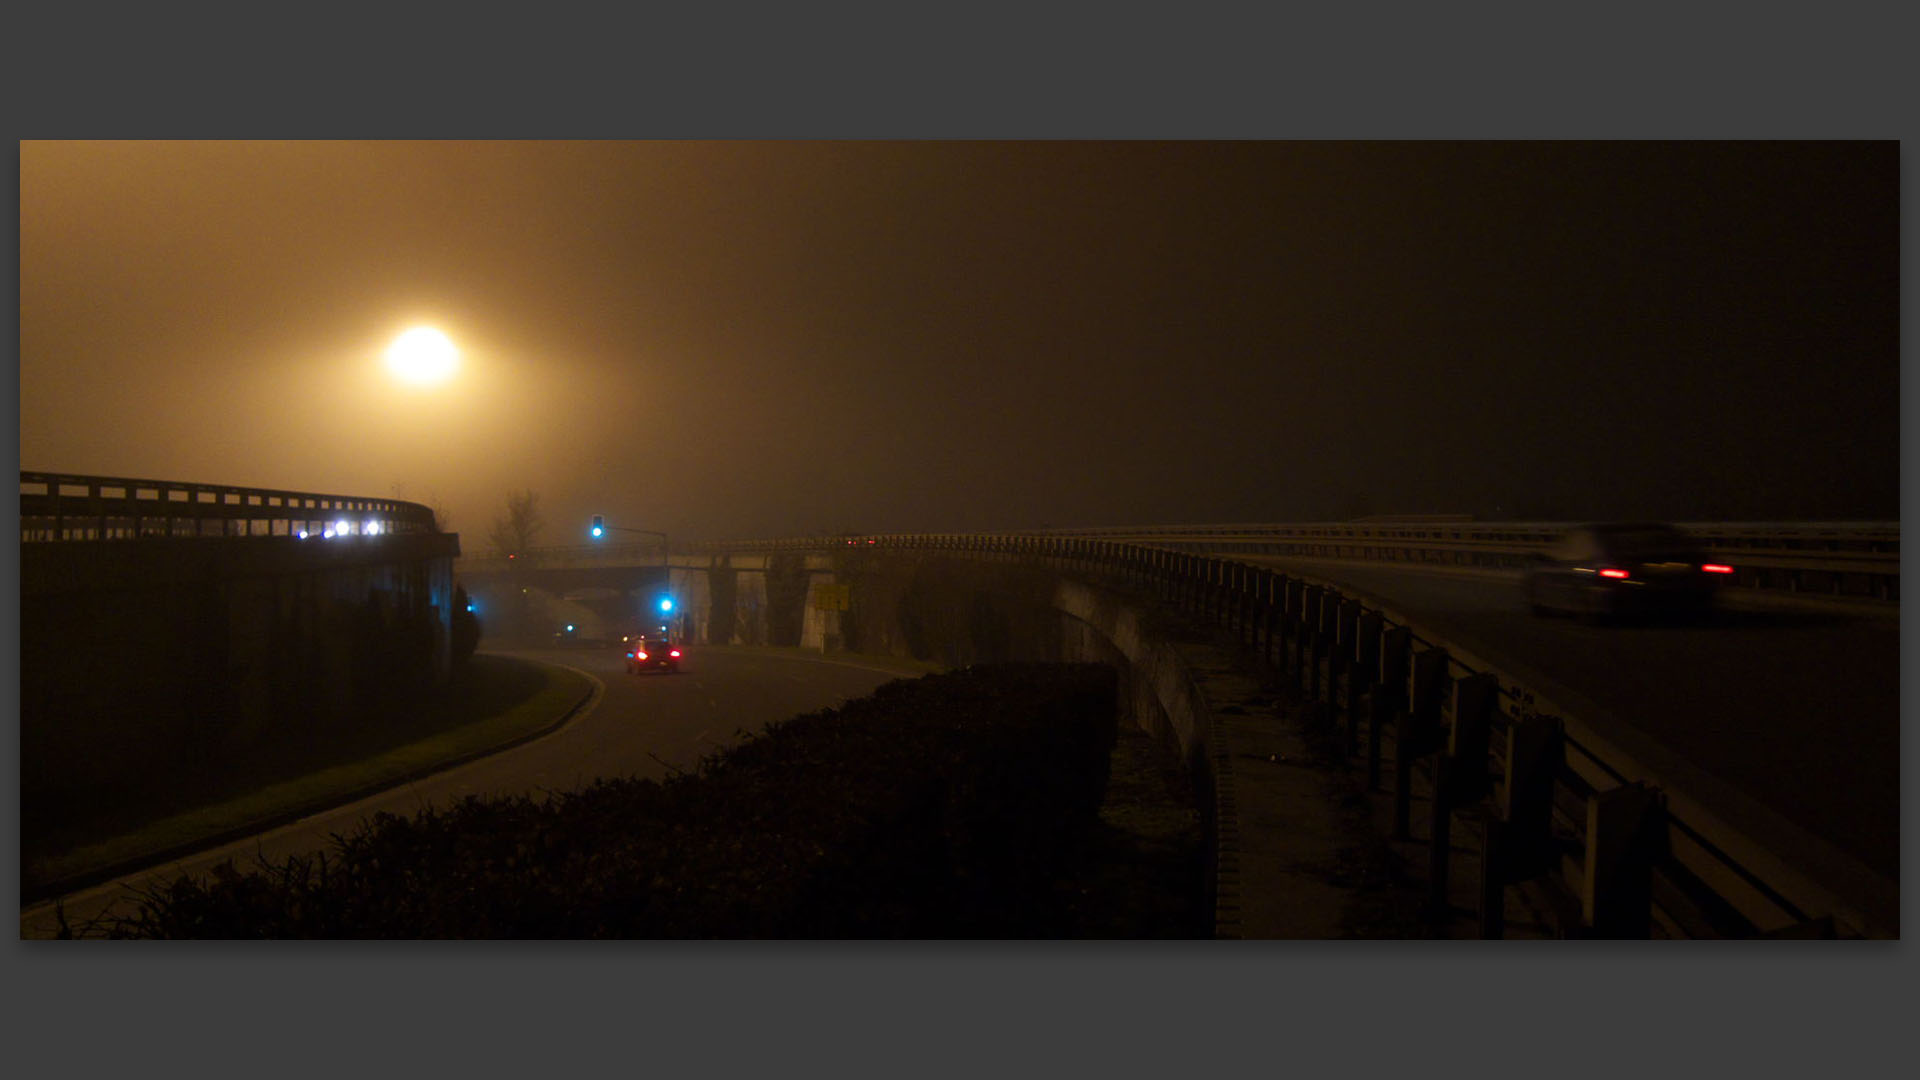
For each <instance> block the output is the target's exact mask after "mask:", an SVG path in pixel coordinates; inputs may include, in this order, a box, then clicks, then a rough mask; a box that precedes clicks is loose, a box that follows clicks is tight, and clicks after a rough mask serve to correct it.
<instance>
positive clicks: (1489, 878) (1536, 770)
mask: <svg viewBox="0 0 1920 1080" xmlns="http://www.w3.org/2000/svg"><path fill="white" fill-rule="evenodd" d="M1565 747H1566V743H1565V735H1564V731H1563V728H1562V725H1561V722H1560V719H1559V717H1554V716H1535V715H1525V716H1521V717H1520V718H1518V719H1516V720H1515V721H1514V722H1513V723H1512V724H1510V725H1508V727H1507V753H1506V774H1505V780H1504V783H1503V784H1502V785H1501V793H1500V812H1499V816H1498V817H1497V818H1493V819H1490V820H1488V822H1487V833H1486V846H1485V848H1484V850H1483V851H1482V852H1481V859H1480V936H1481V937H1483V938H1498V937H1504V936H1505V934H1506V895H1507V891H1506V887H1507V886H1508V885H1513V884H1518V883H1519V882H1522V881H1531V880H1533V879H1535V878H1539V877H1544V876H1546V875H1547V874H1549V873H1551V872H1552V871H1553V870H1554V869H1555V866H1554V864H1555V862H1556V861H1557V853H1556V851H1555V847H1554V842H1553V788H1554V783H1555V780H1556V778H1557V777H1558V776H1559V775H1560V771H1561V770H1562V769H1563V768H1565V767H1566V749H1565Z"/></svg>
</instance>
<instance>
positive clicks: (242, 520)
mask: <svg viewBox="0 0 1920 1080" xmlns="http://www.w3.org/2000/svg"><path fill="white" fill-rule="evenodd" d="M434 531H436V529H435V526H434V518H433V509H432V508H431V507H427V506H422V505H420V504H419V503H411V502H403V501H401V500H399V499H379V498H367V497H364V496H355V495H322V494H315V493H312V492H303V491H280V490H275V489H271V488H247V487H234V486H231V485H224V484H198V483H187V482H182V481H178V480H138V479H129V478H126V477H113V476H77V475H72V474H67V473H44V472H26V471H22V472H21V473H20V539H21V542H22V543H39V542H49V541H86V540H130V539H135V538H139V537H204V536H301V535H312V536H332V535H335V534H336V533H338V534H341V535H355V536H363V535H365V536H370V535H386V534H392V533H429V532H434Z"/></svg>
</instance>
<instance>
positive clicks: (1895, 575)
mask: <svg viewBox="0 0 1920 1080" xmlns="http://www.w3.org/2000/svg"><path fill="white" fill-rule="evenodd" d="M1576 524H1578V523H1576V522H1458V521H1417V522H1405V523H1346V522H1333V523H1302V524H1288V525H1172V526H1165V525H1161V526H1115V527H1107V528H1096V529H1071V530H1067V529H1059V530H1045V531H1040V532H1028V533H971V534H913V533H908V534H902V533H873V534H866V533H862V534H859V535H857V536H812V537H785V538H780V539H773V540H709V541H695V542H692V543H676V544H675V545H674V551H675V553H677V554H682V555H719V554H755V553H773V552H786V551H795V550H809V551H825V550H834V549H842V548H845V547H848V546H859V547H873V546H879V545H886V546H888V547H893V548H901V547H908V548H911V547H915V546H920V545H922V544H924V543H925V542H927V541H928V539H929V537H930V536H936V535H949V536H950V535H962V536H971V537H975V538H978V539H982V540H987V539H994V538H999V537H1021V538H1025V539H1028V540H1032V541H1041V540H1048V539H1056V540H1059V539H1080V540H1101V541H1113V542H1119V543H1130V544H1139V545H1143V546H1149V547H1160V548H1170V549H1173V550H1178V551H1186V552H1191V553H1194V554H1215V555H1219V554H1236V555H1272V556H1290V557H1293V558H1303V559H1332V560H1342V561H1367V562H1379V563H1397V564H1402V565H1407V564H1411V565H1418V566H1425V567H1446V568H1456V569H1473V570H1484V571H1507V572H1513V571H1517V570H1519V569H1520V568H1521V567H1524V566H1525V565H1526V564H1527V561H1528V560H1529V559H1530V558H1531V557H1533V556H1534V555H1536V554H1540V553H1544V552H1546V551H1547V550H1548V549H1550V548H1551V547H1552V545H1553V543H1554V541H1555V540H1557V539H1558V538H1559V537H1560V536H1562V535H1564V534H1565V533H1566V531H1567V530H1569V529H1571V528H1573V527H1574V526H1575V525H1576ZM1680 527H1681V528H1682V529H1684V530H1685V531H1686V532H1687V533H1688V534H1690V535H1692V536H1693V537H1694V538H1696V539H1697V540H1699V541H1700V542H1701V544H1702V546H1703V547H1704V549H1705V553H1706V554H1707V555H1708V556H1709V557H1710V558H1713V559H1716V560H1718V561H1721V562H1724V563H1727V564H1729V565H1731V566H1732V567H1733V575H1732V580H1731V582H1730V585H1731V586H1733V587H1735V588H1741V589H1750V590H1753V591H1755V592H1767V593H1786V594H1801V595H1813V596H1835V597H1848V598H1859V599H1865V600H1875V601H1885V602H1888V603H1896V602H1898V600H1899V596H1900V524H1899V523H1898V522H1690V523H1683V524H1681V526H1680ZM659 551H660V549H659V547H658V546H657V545H605V546H600V545H590V544H585V545H572V546H563V547H547V548H538V549H534V550H532V551H527V552H519V553H516V554H517V559H518V561H520V562H522V563H523V564H526V565H536V566H537V565H545V564H548V563H554V564H569V565H574V564H582V563H596V562H608V561H619V560H623V559H633V558H639V557H643V556H644V555H647V554H650V555H651V556H652V557H654V558H658V557H659ZM506 561H507V560H506V558H505V553H504V552H490V551H480V552H475V553H474V554H473V555H471V556H469V557H468V558H467V560H466V561H465V562H464V563H463V565H464V566H467V567H471V568H474V569H475V570H476V572H477V571H478V570H480V569H496V570H498V569H505V567H506ZM495 564H498V565H495Z"/></svg>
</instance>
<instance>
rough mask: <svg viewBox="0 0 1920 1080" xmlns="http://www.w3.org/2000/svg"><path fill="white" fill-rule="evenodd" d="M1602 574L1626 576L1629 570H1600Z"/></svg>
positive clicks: (1603, 575)
mask: <svg viewBox="0 0 1920 1080" xmlns="http://www.w3.org/2000/svg"><path fill="white" fill-rule="evenodd" d="M1600 576H1601V577H1610V578H1624V577H1626V576H1627V572H1626V571H1625V570H1602V571H1600Z"/></svg>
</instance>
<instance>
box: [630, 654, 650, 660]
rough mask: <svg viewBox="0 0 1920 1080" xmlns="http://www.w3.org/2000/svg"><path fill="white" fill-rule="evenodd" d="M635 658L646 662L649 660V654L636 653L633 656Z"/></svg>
mask: <svg viewBox="0 0 1920 1080" xmlns="http://www.w3.org/2000/svg"><path fill="white" fill-rule="evenodd" d="M633 658H634V659H635V660H645V659H646V658H647V654H646V653H643V652H642V653H634V654H633Z"/></svg>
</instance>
